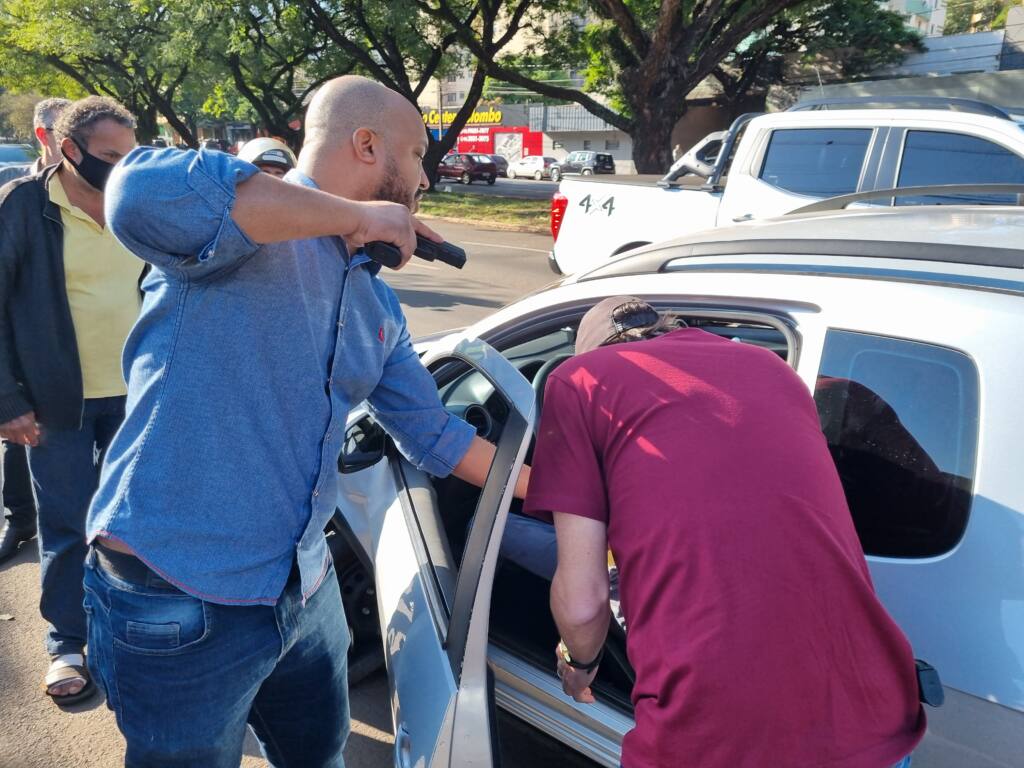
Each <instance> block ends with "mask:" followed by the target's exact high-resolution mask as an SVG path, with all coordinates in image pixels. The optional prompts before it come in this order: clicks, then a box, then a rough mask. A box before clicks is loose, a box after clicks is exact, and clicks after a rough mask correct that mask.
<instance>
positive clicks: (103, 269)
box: [50, 173, 143, 398]
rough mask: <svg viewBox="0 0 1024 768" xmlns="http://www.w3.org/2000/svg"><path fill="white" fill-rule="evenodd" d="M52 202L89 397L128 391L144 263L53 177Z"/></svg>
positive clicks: (65, 280) (86, 395)
mask: <svg viewBox="0 0 1024 768" xmlns="http://www.w3.org/2000/svg"><path fill="white" fill-rule="evenodd" d="M50 200H51V201H52V202H53V203H55V204H56V205H57V206H58V207H59V208H60V219H61V223H62V224H63V225H64V283H65V286H66V289H67V294H68V303H69V304H70V306H71V321H72V323H73V324H74V326H75V340H76V341H77V343H78V358H79V360H80V362H81V365H82V387H83V391H84V393H85V397H86V398H95V397H116V396H118V395H123V394H125V393H126V392H127V388H126V386H125V383H124V375H123V374H122V372H121V352H122V350H123V349H124V342H125V339H126V338H128V332H129V331H130V330H131V328H132V326H133V325H134V324H135V320H136V318H137V317H138V316H139V275H141V274H142V267H143V264H142V262H141V261H140V260H139V259H138V258H137V257H136V256H134V255H133V254H132V253H131V252H130V251H129V250H128V249H126V248H125V247H124V246H123V245H121V243H119V242H118V241H117V238H115V237H114V235H113V234H111V232H110V230H109V229H108V228H107V227H101V226H99V225H98V224H97V223H96V222H95V221H93V220H92V218H91V217H90V216H89V214H87V213H86V212H85V211H83V210H82V209H80V208H76V207H75V206H74V205H72V204H71V201H70V200H68V196H67V193H66V192H65V191H64V187H63V186H62V185H61V183H60V176H59V175H58V174H56V173H55V174H54V175H53V176H51V177H50Z"/></svg>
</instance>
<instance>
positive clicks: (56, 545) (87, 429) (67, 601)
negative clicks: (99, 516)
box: [28, 397, 125, 656]
mask: <svg viewBox="0 0 1024 768" xmlns="http://www.w3.org/2000/svg"><path fill="white" fill-rule="evenodd" d="M124 401H125V399H124V397H100V398H91V399H89V400H86V401H85V404H84V407H83V411H82V428H81V429H66V430H47V429H45V426H44V429H43V435H42V438H41V439H40V441H39V445H37V446H36V447H34V448H29V450H28V466H29V469H30V470H31V472H32V482H33V484H34V485H35V491H36V501H37V503H38V504H39V572H40V576H41V579H42V595H41V597H40V598H39V612H40V613H41V614H42V615H43V618H44V619H45V620H46V622H47V624H48V626H47V629H46V651H47V653H49V654H50V655H51V656H56V655H58V654H64V653H81V652H82V648H84V647H85V640H86V626H85V610H84V609H83V608H82V599H83V592H82V577H83V575H84V567H85V555H86V551H87V547H86V546H85V518H86V515H87V514H88V512H89V502H90V501H92V496H93V494H94V493H96V488H97V486H98V485H99V478H100V465H101V463H102V461H103V454H104V453H105V452H106V450H107V446H109V445H110V441H111V440H112V439H113V437H114V433H115V432H117V429H118V427H120V426H121V421H122V420H123V419H124Z"/></svg>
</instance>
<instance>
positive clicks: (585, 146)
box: [583, 139, 593, 150]
mask: <svg viewBox="0 0 1024 768" xmlns="http://www.w3.org/2000/svg"><path fill="white" fill-rule="evenodd" d="M591 144H593V142H592V141H591V140H590V139H584V140H583V149H585V150H586V149H590V145H591Z"/></svg>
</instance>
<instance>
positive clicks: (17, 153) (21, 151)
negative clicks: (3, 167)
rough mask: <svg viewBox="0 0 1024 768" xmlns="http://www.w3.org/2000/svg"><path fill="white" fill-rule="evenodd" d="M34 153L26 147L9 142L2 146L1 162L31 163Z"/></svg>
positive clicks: (0, 150)
mask: <svg viewBox="0 0 1024 768" xmlns="http://www.w3.org/2000/svg"><path fill="white" fill-rule="evenodd" d="M31 162H32V155H30V154H29V153H28V151H27V150H26V149H25V148H24V147H19V146H17V145H13V144H8V145H6V146H0V163H31Z"/></svg>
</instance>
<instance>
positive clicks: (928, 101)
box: [786, 96, 1013, 120]
mask: <svg viewBox="0 0 1024 768" xmlns="http://www.w3.org/2000/svg"><path fill="white" fill-rule="evenodd" d="M828 109H944V110H948V111H950V112H968V113H970V114H974V115H986V116H988V117H998V118H1000V119H1001V120H1013V117H1012V116H1011V114H1010V112H1009V111H1008V108H1003V107H997V106H995V105H994V104H989V103H988V102H985V101H979V100H978V99H961V98H955V97H951V96H857V97H848V98H834V99H814V100H812V101H802V102H798V103H796V104H794V105H793V106H792V107H790V108H789V109H788V110H786V111H787V112H811V111H820V110H828Z"/></svg>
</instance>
